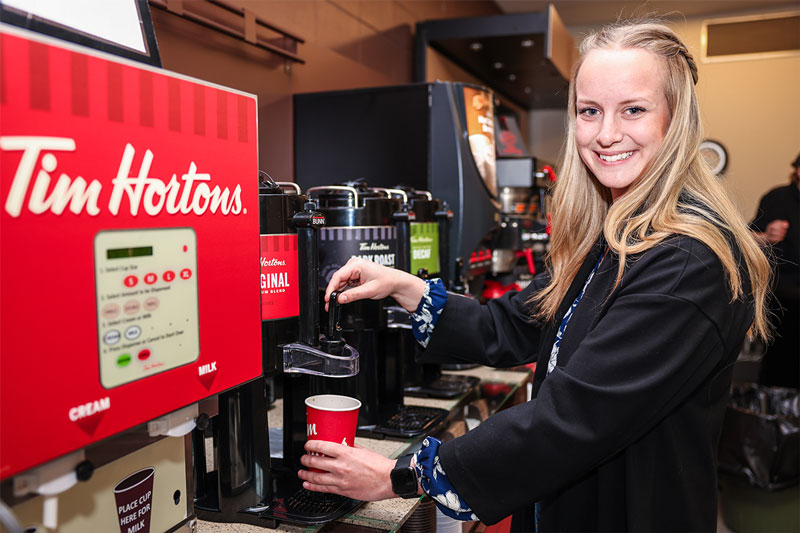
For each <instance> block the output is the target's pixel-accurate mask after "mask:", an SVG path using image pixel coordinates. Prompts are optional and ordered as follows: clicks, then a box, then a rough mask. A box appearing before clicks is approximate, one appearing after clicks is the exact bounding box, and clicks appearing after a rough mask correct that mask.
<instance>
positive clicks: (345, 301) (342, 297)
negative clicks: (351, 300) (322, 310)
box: [339, 294, 347, 304]
mask: <svg viewBox="0 0 800 533" xmlns="http://www.w3.org/2000/svg"><path fill="white" fill-rule="evenodd" d="M339 303H341V304H343V303H347V296H345V295H344V294H340V295H339Z"/></svg>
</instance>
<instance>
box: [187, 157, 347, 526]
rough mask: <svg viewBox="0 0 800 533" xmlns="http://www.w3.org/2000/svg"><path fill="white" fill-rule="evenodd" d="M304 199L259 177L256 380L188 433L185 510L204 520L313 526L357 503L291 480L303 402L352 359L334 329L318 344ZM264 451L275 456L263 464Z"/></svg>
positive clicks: (312, 218) (315, 224) (310, 215)
mask: <svg viewBox="0 0 800 533" xmlns="http://www.w3.org/2000/svg"><path fill="white" fill-rule="evenodd" d="M306 200H307V198H306V196H304V195H301V194H300V190H299V188H298V187H297V186H296V185H294V184H292V183H276V182H275V181H273V180H272V178H271V177H269V176H268V175H267V174H266V173H264V172H262V173H261V180H260V195H259V213H260V232H261V236H260V239H261V258H260V267H261V273H260V280H259V283H260V289H261V319H262V323H261V326H262V328H261V329H262V357H263V365H264V376H263V379H260V380H257V381H256V382H253V383H249V384H247V385H245V386H242V387H238V388H237V389H235V390H233V391H230V392H229V393H226V394H225V395H223V396H221V397H220V414H219V415H218V416H216V417H214V418H213V419H212V420H211V423H210V425H209V428H208V429H206V430H205V431H204V432H199V431H196V432H195V434H194V451H195V459H196V460H195V478H196V480H198V482H197V483H196V486H195V487H196V488H195V508H196V510H197V513H198V516H199V517H200V518H202V519H205V520H210V521H216V522H244V523H249V524H255V525H260V526H265V527H274V526H275V525H276V524H277V523H278V522H290V523H298V524H320V523H324V522H328V521H331V520H334V519H336V518H338V517H340V516H341V515H343V514H344V513H346V512H350V511H352V510H353V509H354V508H355V507H356V506H357V505H358V504H359V503H360V502H357V501H354V500H351V499H349V498H343V497H340V496H335V495H324V494H319V493H313V492H310V491H306V490H305V489H303V488H302V486H301V480H300V479H299V478H298V477H297V470H298V469H299V468H301V465H300V457H301V456H302V454H303V453H304V451H303V445H304V443H305V440H306V435H305V427H306V426H305V406H304V403H303V402H304V400H305V398H306V397H308V396H310V395H312V394H318V393H320V392H326V390H327V389H326V382H327V381H330V380H332V378H336V377H338V378H341V377H350V376H353V375H356V374H357V373H358V353H357V352H356V351H355V350H354V349H352V347H350V346H348V345H347V344H345V343H344V341H343V339H342V338H341V335H340V334H339V331H338V329H337V328H336V324H335V323H334V324H333V325H331V326H330V327H329V330H328V331H327V334H326V335H324V336H322V337H321V336H320V335H319V329H320V328H319V312H318V311H319V307H318V297H319V285H318V283H317V272H318V266H317V265H318V259H317V256H318V252H317V248H318V244H317V240H318V232H319V228H321V227H324V225H325V219H324V217H323V216H322V215H321V214H320V213H318V212H316V211H315V207H314V204H313V203H309V202H307V201H306ZM334 309H335V306H334ZM333 317H334V315H333V314H331V318H333ZM280 382H282V387H281V388H282V389H283V394H282V395H283V413H282V415H283V416H282V420H283V432H282V434H281V436H280V437H279V436H278V434H280V433H281V432H280V430H278V431H273V436H272V437H270V435H269V433H268V427H267V426H268V424H267V410H268V407H267V406H268V404H269V403H270V399H271V396H272V394H271V393H270V390H274V386H275V384H276V383H280ZM279 418H280V417H279ZM275 429H277V428H275ZM270 440H273V441H275V440H277V441H278V442H272V443H270ZM209 441H210V442H209ZM212 443H213V444H212ZM270 444H272V445H270ZM271 448H272V449H279V450H281V451H280V453H277V454H275V456H274V457H270V449H271ZM209 465H210V466H211V468H209Z"/></svg>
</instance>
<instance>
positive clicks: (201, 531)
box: [197, 367, 530, 533]
mask: <svg viewBox="0 0 800 533" xmlns="http://www.w3.org/2000/svg"><path fill="white" fill-rule="evenodd" d="M447 373H448V374H456V375H467V376H474V377H477V378H480V379H481V381H486V382H501V383H507V384H509V385H512V387H513V389H512V390H513V391H515V390H516V389H517V388H518V387H519V386H520V385H522V384H523V383H525V381H526V380H527V379H528V377H529V376H530V373H529V372H519V371H509V370H495V369H492V368H486V367H477V368H473V369H469V370H458V371H447ZM508 397H509V398H510V397H511V394H509V396H508ZM463 400H464V398H455V399H447V400H441V399H435V398H412V397H406V398H405V400H404V401H405V403H406V404H407V405H420V406H425V407H437V408H440V409H447V410H452V409H456V408H459V407H462V406H463V405H464V401H463ZM282 412H283V409H282V407H281V400H277V401H276V402H275V404H273V406H272V407H271V408H270V410H269V412H268V419H269V425H270V426H271V427H283V417H282ZM419 441H421V438H419V439H415V440H409V441H396V440H390V439H385V440H377V439H368V438H363V437H356V443H357V444H360V445H361V446H364V447H365V448H369V449H371V450H375V451H376V452H378V453H380V454H382V455H384V456H386V457H392V458H394V457H399V456H400V455H402V454H403V453H404V452H405V451H406V450H408V449H411V448H414V447H416V446H417V445H418V444H419ZM418 503H419V500H404V499H401V498H394V499H391V500H383V501H379V502H365V503H364V504H362V505H361V506H360V507H359V508H358V509H356V510H355V511H354V512H353V513H351V514H349V515H345V516H344V517H342V518H340V519H339V520H338V522H344V523H348V524H355V525H359V526H366V527H372V528H375V529H378V530H383V531H390V532H392V531H397V530H398V529H399V528H400V526H401V525H402V524H403V522H405V520H406V519H408V517H409V516H410V515H411V513H412V512H413V511H414V509H415V508H416V506H417V505H418ZM321 527H322V526H312V527H296V526H290V525H286V524H281V525H280V526H279V527H278V529H268V528H263V527H259V526H251V525H246V524H217V523H213V522H205V521H202V520H198V525H197V532H198V533H264V532H268V531H283V532H297V533H300V532H303V533H311V532H314V531H318V530H319V529H320V528H321Z"/></svg>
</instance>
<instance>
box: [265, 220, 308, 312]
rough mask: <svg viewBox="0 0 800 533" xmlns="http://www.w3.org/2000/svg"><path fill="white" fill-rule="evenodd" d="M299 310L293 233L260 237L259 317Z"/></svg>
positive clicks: (295, 243)
mask: <svg viewBox="0 0 800 533" xmlns="http://www.w3.org/2000/svg"><path fill="white" fill-rule="evenodd" d="M299 313H300V303H299V289H298V287H297V235H262V236H261V320H276V319H279V318H289V317H294V316H297V315H298V314H299Z"/></svg>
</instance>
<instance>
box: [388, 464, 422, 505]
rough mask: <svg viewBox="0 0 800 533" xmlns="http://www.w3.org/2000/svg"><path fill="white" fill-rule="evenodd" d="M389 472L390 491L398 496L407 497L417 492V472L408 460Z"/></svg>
mask: <svg viewBox="0 0 800 533" xmlns="http://www.w3.org/2000/svg"><path fill="white" fill-rule="evenodd" d="M398 463H400V464H398V465H397V466H395V468H394V470H392V473H391V480H392V491H393V492H394V493H395V494H397V495H398V496H402V497H404V498H409V497H413V496H416V494H417V474H416V472H414V468H413V467H412V466H411V465H410V464H408V463H409V461H406V462H405V463H401V462H400V461H398Z"/></svg>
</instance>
